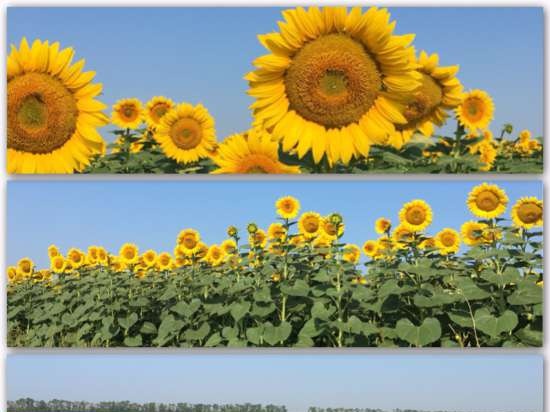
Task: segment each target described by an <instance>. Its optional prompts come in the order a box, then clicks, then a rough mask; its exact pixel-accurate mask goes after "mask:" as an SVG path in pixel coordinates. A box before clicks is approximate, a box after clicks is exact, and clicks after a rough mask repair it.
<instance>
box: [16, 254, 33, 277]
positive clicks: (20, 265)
mask: <svg viewBox="0 0 550 412" xmlns="http://www.w3.org/2000/svg"><path fill="white" fill-rule="evenodd" d="M33 271H34V262H33V261H32V260H31V259H29V258H27V257H25V258H23V259H19V261H18V262H17V274H18V277H19V278H21V279H28V278H30V277H31V275H32V272H33Z"/></svg>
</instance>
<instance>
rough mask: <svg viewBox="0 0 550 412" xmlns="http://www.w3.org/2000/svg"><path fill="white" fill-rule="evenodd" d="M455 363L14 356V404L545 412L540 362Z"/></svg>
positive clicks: (442, 359)
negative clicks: (184, 404) (131, 403)
mask: <svg viewBox="0 0 550 412" xmlns="http://www.w3.org/2000/svg"><path fill="white" fill-rule="evenodd" d="M371 353H372V352H371ZM456 355H458V352H457V354H456ZM456 355H441V354H437V353H436V352H433V351H432V352H431V354H430V355H421V354H419V353H415V354H413V355H410V354H409V355H400V354H398V353H397V351H394V352H393V353H392V354H384V355H372V354H370V355H366V354H363V355H357V354H356V355H352V354H350V353H349V352H348V353H347V354H345V353H343V352H342V353H340V354H337V355H329V354H317V355H304V354H296V353H294V354H293V353H291V352H286V353H285V354H274V355H269V354H258V353H257V352H256V353H250V354H247V355H239V354H230V355H222V354H217V355H206V354H204V352H202V353H200V352H195V353H193V354H192V355H189V354H187V355H185V354H181V355H146V354H144V353H143V352H141V353H140V354H139V355H128V354H125V355H99V354H87V355H84V356H83V355H63V356H62V355H52V354H50V355H48V356H40V355H13V356H9V357H8V361H7V371H8V372H7V382H8V383H7V397H8V399H10V400H15V399H18V398H21V397H27V396H29V397H32V398H34V399H48V400H49V399H53V398H58V399H68V400H87V401H100V400H131V401H136V402H152V401H156V402H188V403H239V402H240V403H243V402H251V403H262V404H267V403H273V404H284V405H287V407H288V408H289V412H305V411H306V409H307V407H308V406H314V405H317V406H324V407H350V408H351V407H368V408H382V409H386V410H389V409H392V408H411V409H424V410H448V411H479V412H485V411H491V412H508V411H510V412H512V411H513V412H542V410H543V392H542V391H543V387H542V385H543V375H542V374H543V369H542V366H543V365H542V357H541V356H538V355H511V354H506V355H502V356H494V355H469V356H456Z"/></svg>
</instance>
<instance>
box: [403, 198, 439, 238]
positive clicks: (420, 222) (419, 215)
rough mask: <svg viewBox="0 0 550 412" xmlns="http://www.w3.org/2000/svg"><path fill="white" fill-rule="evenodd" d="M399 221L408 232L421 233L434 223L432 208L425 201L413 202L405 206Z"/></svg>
mask: <svg viewBox="0 0 550 412" xmlns="http://www.w3.org/2000/svg"><path fill="white" fill-rule="evenodd" d="M399 220H400V222H401V225H403V227H405V228H406V229H407V230H409V231H411V232H420V231H422V230H424V229H426V228H427V227H428V226H429V225H430V223H432V208H431V207H430V205H428V204H427V203H426V202H425V201H423V200H413V201H412V202H408V203H405V204H404V205H403V207H402V208H401V210H400V211H399Z"/></svg>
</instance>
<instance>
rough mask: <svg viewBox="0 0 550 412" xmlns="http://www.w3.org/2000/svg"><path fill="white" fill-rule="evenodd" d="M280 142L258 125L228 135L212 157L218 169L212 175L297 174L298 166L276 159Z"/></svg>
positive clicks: (298, 171)
mask: <svg viewBox="0 0 550 412" xmlns="http://www.w3.org/2000/svg"><path fill="white" fill-rule="evenodd" d="M278 150H279V144H278V143H277V142H276V141H274V140H273V139H272V136H271V135H270V134H269V133H268V132H267V131H265V130H263V129H261V128H254V129H251V130H249V131H248V132H247V133H243V134H234V135H231V136H229V137H227V138H226V139H225V140H224V141H223V142H222V143H221V144H220V145H219V146H218V149H217V151H216V155H215V156H214V157H213V160H214V162H215V163H216V164H217V165H218V167H219V168H218V169H216V170H214V171H213V172H212V173H213V174H220V173H235V174H255V173H263V174H288V173H300V168H299V167H298V166H287V165H285V164H284V163H282V162H281V161H280V160H279V152H278Z"/></svg>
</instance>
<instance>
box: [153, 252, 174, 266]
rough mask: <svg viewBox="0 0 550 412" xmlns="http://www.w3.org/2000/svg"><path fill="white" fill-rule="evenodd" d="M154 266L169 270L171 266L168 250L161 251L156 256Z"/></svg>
mask: <svg viewBox="0 0 550 412" xmlns="http://www.w3.org/2000/svg"><path fill="white" fill-rule="evenodd" d="M156 266H157V268H158V270H169V269H171V267H172V256H170V253H168V252H162V253H160V254H159V255H158V256H157V260H156Z"/></svg>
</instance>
